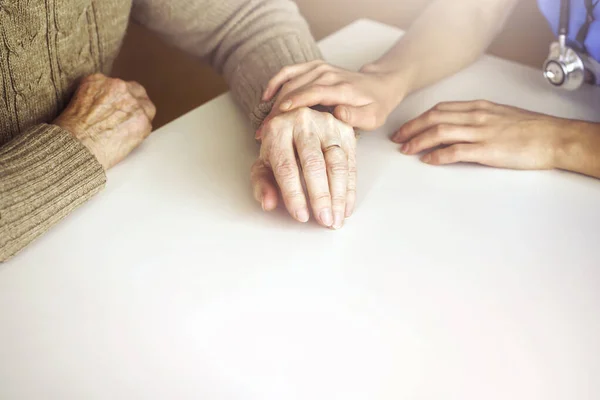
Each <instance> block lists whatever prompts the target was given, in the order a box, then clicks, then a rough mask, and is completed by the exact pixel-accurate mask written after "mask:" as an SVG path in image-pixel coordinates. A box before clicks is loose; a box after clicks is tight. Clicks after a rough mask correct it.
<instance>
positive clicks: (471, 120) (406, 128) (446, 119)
mask: <svg viewBox="0 0 600 400" xmlns="http://www.w3.org/2000/svg"><path fill="white" fill-rule="evenodd" d="M490 118H492V114H490V113H489V112H487V111H466V112H463V111H440V110H437V109H431V110H429V111H427V112H426V113H424V114H422V115H420V116H419V117H417V118H415V119H413V120H411V121H408V122H407V123H405V124H404V125H403V126H401V127H400V129H399V130H398V131H397V132H396V133H395V134H394V136H393V137H392V140H393V141H394V142H396V143H403V142H406V141H408V140H410V139H412V138H413V137H415V136H416V135H419V134H420V133H422V132H424V131H426V130H428V129H431V128H432V127H434V126H436V125H440V124H450V125H462V126H464V125H472V126H481V125H485V124H486V123H487V122H489V120H490Z"/></svg>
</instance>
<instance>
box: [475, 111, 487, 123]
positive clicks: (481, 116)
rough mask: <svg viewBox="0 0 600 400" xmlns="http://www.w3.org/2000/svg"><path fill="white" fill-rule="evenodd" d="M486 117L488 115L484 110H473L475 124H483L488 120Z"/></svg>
mask: <svg viewBox="0 0 600 400" xmlns="http://www.w3.org/2000/svg"><path fill="white" fill-rule="evenodd" d="M488 117H489V116H488V114H487V113H486V112H481V111H475V112H474V113H473V121H474V122H475V123H477V124H485V123H486V122H488V120H489V118H488Z"/></svg>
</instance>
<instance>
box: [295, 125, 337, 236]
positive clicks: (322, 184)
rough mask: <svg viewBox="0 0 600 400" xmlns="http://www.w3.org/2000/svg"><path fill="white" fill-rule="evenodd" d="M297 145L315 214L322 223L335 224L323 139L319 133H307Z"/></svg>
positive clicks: (328, 225)
mask: <svg viewBox="0 0 600 400" xmlns="http://www.w3.org/2000/svg"><path fill="white" fill-rule="evenodd" d="M296 147H297V150H298V158H299V159H300V164H301V165H302V173H303V174H304V181H305V182H306V189H307V190H308V196H309V198H310V205H311V207H312V210H313V214H314V215H315V218H316V219H317V221H319V223H320V224H322V225H324V226H327V227H330V226H332V225H333V213H332V209H331V194H330V193H329V182H328V180H327V164H326V163H325V157H324V156H323V151H322V150H321V141H320V140H319V137H318V136H317V135H315V134H312V133H305V134H304V135H303V137H302V139H300V140H297V143H296Z"/></svg>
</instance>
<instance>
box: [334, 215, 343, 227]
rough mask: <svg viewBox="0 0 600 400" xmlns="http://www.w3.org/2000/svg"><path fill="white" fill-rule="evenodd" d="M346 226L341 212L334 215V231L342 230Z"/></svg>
mask: <svg viewBox="0 0 600 400" xmlns="http://www.w3.org/2000/svg"><path fill="white" fill-rule="evenodd" d="M343 225H344V215H343V214H342V213H341V212H336V213H334V214H333V229H340V228H341V227H342V226H343Z"/></svg>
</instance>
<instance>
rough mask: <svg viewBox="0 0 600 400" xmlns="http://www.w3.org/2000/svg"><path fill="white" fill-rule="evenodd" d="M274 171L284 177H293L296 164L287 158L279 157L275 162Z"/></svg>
mask: <svg viewBox="0 0 600 400" xmlns="http://www.w3.org/2000/svg"><path fill="white" fill-rule="evenodd" d="M273 171H274V172H275V174H276V175H278V176H280V177H281V178H282V179H285V180H289V179H293V178H294V175H295V172H296V165H295V163H294V164H293V163H292V161H291V160H289V159H287V158H283V157H278V158H277V159H276V161H275V162H274V163H273Z"/></svg>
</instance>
